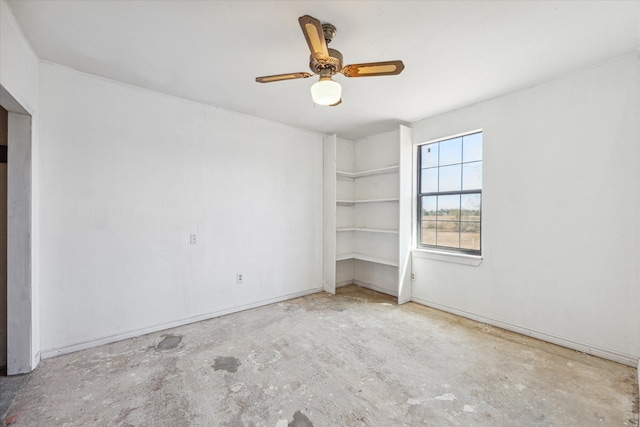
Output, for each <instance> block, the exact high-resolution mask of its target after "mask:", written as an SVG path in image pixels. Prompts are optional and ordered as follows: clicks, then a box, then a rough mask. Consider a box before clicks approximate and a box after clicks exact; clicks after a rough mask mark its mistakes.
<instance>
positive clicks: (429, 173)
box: [420, 168, 438, 193]
mask: <svg viewBox="0 0 640 427" xmlns="http://www.w3.org/2000/svg"><path fill="white" fill-rule="evenodd" d="M437 191H438V168H431V169H422V172H421V181H420V192H421V193H435V192H437Z"/></svg>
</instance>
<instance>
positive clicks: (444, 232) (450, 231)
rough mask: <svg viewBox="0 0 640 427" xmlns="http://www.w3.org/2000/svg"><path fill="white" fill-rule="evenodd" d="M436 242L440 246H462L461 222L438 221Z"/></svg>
mask: <svg viewBox="0 0 640 427" xmlns="http://www.w3.org/2000/svg"><path fill="white" fill-rule="evenodd" d="M436 229H437V235H436V242H437V244H438V246H447V247H449V248H459V247H460V223H459V222H457V221H455V222H454V221H438V223H437V228H436Z"/></svg>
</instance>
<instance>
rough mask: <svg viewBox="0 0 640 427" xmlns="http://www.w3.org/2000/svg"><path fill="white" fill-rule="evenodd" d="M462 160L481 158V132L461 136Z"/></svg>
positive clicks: (471, 160)
mask: <svg viewBox="0 0 640 427" xmlns="http://www.w3.org/2000/svg"><path fill="white" fill-rule="evenodd" d="M462 140H463V141H462V146H463V150H462V152H463V159H462V161H463V162H465V163H466V162H475V161H477V160H482V132H478V133H473V134H471V135H467V136H465V137H463V138H462Z"/></svg>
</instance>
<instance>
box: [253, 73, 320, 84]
mask: <svg viewBox="0 0 640 427" xmlns="http://www.w3.org/2000/svg"><path fill="white" fill-rule="evenodd" d="M312 75H313V74H310V73H289V74H276V75H274V76H262V77H256V81H257V82H258V83H270V82H279V81H280V80H293V79H306V78H307V77H311V76H312Z"/></svg>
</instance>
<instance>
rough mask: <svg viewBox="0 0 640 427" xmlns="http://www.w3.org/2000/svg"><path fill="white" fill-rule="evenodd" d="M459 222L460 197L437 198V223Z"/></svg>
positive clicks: (455, 195) (456, 195)
mask: <svg viewBox="0 0 640 427" xmlns="http://www.w3.org/2000/svg"><path fill="white" fill-rule="evenodd" d="M458 220H460V196H459V195H458V194H454V195H452V196H438V221H458Z"/></svg>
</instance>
